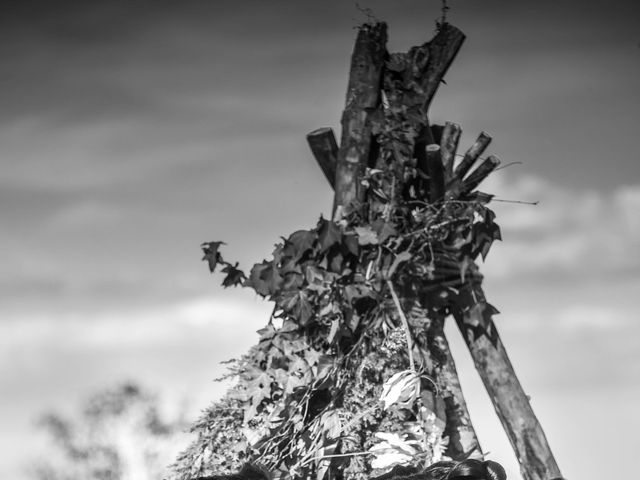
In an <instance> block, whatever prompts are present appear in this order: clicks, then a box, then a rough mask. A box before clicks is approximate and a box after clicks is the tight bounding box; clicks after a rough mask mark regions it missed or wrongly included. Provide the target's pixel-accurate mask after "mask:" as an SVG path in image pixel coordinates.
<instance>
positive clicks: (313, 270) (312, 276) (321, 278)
mask: <svg viewBox="0 0 640 480" xmlns="http://www.w3.org/2000/svg"><path fill="white" fill-rule="evenodd" d="M326 273H327V272H326V270H324V269H322V268H318V267H316V266H314V265H307V268H306V269H305V279H306V281H307V288H308V289H309V290H313V291H315V292H323V291H325V290H327V287H326V286H325V284H324V282H325V276H326Z"/></svg>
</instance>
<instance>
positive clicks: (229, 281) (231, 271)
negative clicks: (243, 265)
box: [222, 262, 247, 288]
mask: <svg viewBox="0 0 640 480" xmlns="http://www.w3.org/2000/svg"><path fill="white" fill-rule="evenodd" d="M222 273H226V274H227V276H226V277H224V280H223V281H222V286H223V287H225V288H227V287H235V286H236V285H240V284H242V282H244V280H245V279H246V278H247V277H246V275H245V274H244V272H243V271H242V270H240V269H239V268H238V262H236V264H235V265H231V264H228V265H227V266H226V267H224V268H223V269H222Z"/></svg>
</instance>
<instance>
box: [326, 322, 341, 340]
mask: <svg viewBox="0 0 640 480" xmlns="http://www.w3.org/2000/svg"><path fill="white" fill-rule="evenodd" d="M339 330H340V320H338V319H337V318H334V319H333V321H332V322H331V329H330V330H329V335H327V342H328V343H333V341H334V340H335V338H336V335H337V334H338V331H339Z"/></svg>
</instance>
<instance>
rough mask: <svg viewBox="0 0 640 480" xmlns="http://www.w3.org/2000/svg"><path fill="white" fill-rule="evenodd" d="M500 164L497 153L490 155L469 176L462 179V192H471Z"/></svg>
mask: <svg viewBox="0 0 640 480" xmlns="http://www.w3.org/2000/svg"><path fill="white" fill-rule="evenodd" d="M498 165H500V160H499V159H498V157H496V156H495V155H490V156H489V157H487V159H486V160H485V161H484V162H482V163H481V164H480V165H478V168H476V169H475V170H474V171H473V172H471V173H470V174H469V176H468V177H467V178H465V179H464V180H463V181H462V188H461V189H460V193H461V194H463V195H464V194H467V193H470V192H471V191H472V190H473V189H474V188H476V187H477V186H478V185H480V183H482V181H483V180H484V179H485V178H487V177H488V176H489V174H491V172H493V171H494V170H495V169H496V168H497V167H498Z"/></svg>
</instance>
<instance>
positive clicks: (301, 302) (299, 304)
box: [278, 290, 313, 326]
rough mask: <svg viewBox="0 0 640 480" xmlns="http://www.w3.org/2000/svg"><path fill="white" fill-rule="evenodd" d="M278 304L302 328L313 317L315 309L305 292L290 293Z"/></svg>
mask: <svg viewBox="0 0 640 480" xmlns="http://www.w3.org/2000/svg"><path fill="white" fill-rule="evenodd" d="M278 303H279V305H280V307H282V309H283V310H284V311H285V312H286V313H287V314H289V315H290V316H291V317H293V318H295V319H296V320H297V323H298V324H299V325H301V326H305V325H306V324H307V323H308V322H309V319H311V316H312V315H313V307H312V306H311V302H310V301H309V298H308V297H307V294H306V293H305V292H304V290H298V291H295V292H289V293H287V294H285V295H284V296H283V298H282V299H280V301H279V302H278Z"/></svg>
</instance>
